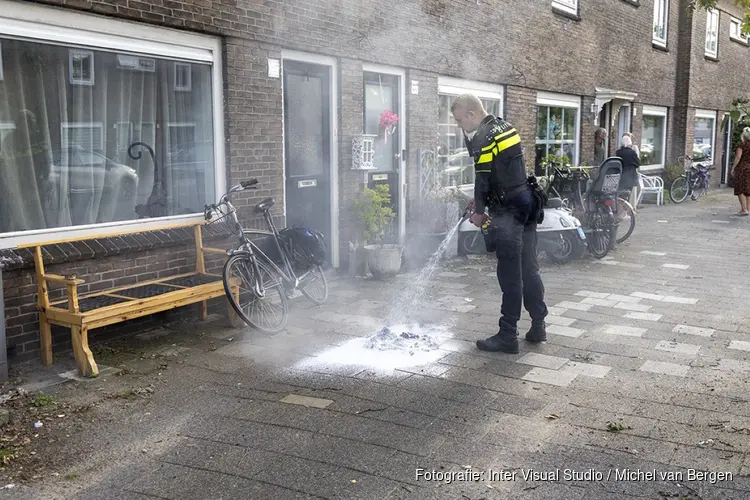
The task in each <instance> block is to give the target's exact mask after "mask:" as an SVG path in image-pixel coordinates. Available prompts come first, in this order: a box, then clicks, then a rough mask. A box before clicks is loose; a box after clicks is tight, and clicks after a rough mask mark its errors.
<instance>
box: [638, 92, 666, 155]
mask: <svg viewBox="0 0 750 500" xmlns="http://www.w3.org/2000/svg"><path fill="white" fill-rule="evenodd" d="M666 142H667V108H660V107H656V106H644V107H643V132H642V138H641V145H640V148H639V149H640V153H641V165H642V166H643V167H644V169H649V168H651V169H660V168H662V167H664V164H665V161H666Z"/></svg>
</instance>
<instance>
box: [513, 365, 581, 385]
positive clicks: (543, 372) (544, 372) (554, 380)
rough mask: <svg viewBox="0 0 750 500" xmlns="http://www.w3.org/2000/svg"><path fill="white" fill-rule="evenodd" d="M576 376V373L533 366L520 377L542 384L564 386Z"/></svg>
mask: <svg viewBox="0 0 750 500" xmlns="http://www.w3.org/2000/svg"><path fill="white" fill-rule="evenodd" d="M577 376H578V374H577V373H570V372H562V371H557V370H548V369H546V368H533V369H532V370H530V371H529V372H528V373H527V374H526V375H524V376H523V377H521V379H522V380H528V381H529V382H539V383H542V384H549V385H556V386H560V387H566V386H568V385H570V383H571V382H573V380H575V378H576V377H577Z"/></svg>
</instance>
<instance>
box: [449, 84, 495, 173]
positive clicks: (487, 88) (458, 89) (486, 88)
mask: <svg viewBox="0 0 750 500" xmlns="http://www.w3.org/2000/svg"><path fill="white" fill-rule="evenodd" d="M465 93H471V94H474V95H475V96H477V97H478V98H480V99H492V100H496V101H499V102H500V116H501V117H502V116H503V114H504V113H505V87H504V86H503V85H499V84H495V83H485V82H477V81H473V80H463V79H460V78H452V77H449V76H439V77H438V96H440V95H449V96H456V97H458V96H459V95H461V94H465ZM438 125H439V124H438ZM467 155H468V152H467ZM441 182H442V179H441ZM472 185H473V183H468V184H461V185H459V186H457V187H468V186H472Z"/></svg>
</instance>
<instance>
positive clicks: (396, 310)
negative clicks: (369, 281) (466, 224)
mask: <svg viewBox="0 0 750 500" xmlns="http://www.w3.org/2000/svg"><path fill="white" fill-rule="evenodd" d="M461 222H462V221H458V223H457V224H456V225H455V226H453V229H451V230H450V232H449V233H448V234H447V235H446V237H445V239H444V240H443V242H442V243H441V244H440V246H439V247H438V249H437V250H436V251H435V253H434V254H432V257H430V259H429V260H428V261H427V264H425V266H424V267H423V268H422V270H421V271H420V272H419V274H418V275H417V277H416V278H415V279H414V280H410V281H408V282H407V284H406V287H404V288H401V289H400V290H399V291H398V292H397V293H396V294H395V296H394V297H393V298H392V299H391V300H390V301H389V302H390V304H389V307H388V311H389V313H388V315H387V316H386V317H385V324H386V325H393V324H403V323H410V322H412V321H413V319H414V318H413V317H412V316H413V315H414V312H415V311H416V310H418V309H419V307H420V306H421V305H422V304H423V302H424V299H425V295H426V288H427V285H428V283H429V282H430V280H431V279H432V275H433V274H435V270H436V269H437V268H438V266H439V265H440V259H441V257H442V256H443V254H445V251H446V250H447V249H448V245H449V244H450V242H451V240H452V239H453V236H454V235H455V234H456V231H458V227H459V226H460V225H461Z"/></svg>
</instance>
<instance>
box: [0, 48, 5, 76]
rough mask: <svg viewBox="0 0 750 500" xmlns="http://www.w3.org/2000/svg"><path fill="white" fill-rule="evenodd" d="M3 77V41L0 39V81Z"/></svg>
mask: <svg viewBox="0 0 750 500" xmlns="http://www.w3.org/2000/svg"><path fill="white" fill-rule="evenodd" d="M4 79H5V75H4V74H3V43H2V41H0V82H2V81H3V80H4Z"/></svg>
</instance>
